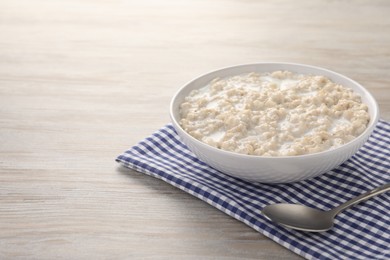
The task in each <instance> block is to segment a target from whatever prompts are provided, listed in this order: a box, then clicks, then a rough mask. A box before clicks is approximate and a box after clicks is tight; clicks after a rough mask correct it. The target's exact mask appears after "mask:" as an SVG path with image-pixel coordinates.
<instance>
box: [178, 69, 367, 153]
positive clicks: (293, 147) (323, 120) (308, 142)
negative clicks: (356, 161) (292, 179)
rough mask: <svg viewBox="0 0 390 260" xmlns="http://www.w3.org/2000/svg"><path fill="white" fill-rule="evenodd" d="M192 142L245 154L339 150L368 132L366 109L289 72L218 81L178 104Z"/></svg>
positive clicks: (330, 86) (339, 91) (322, 82)
mask: <svg viewBox="0 0 390 260" xmlns="http://www.w3.org/2000/svg"><path fill="white" fill-rule="evenodd" d="M180 116H181V120H180V124H181V126H182V127H183V129H184V130H185V131H186V132H188V133H189V134H190V135H192V136H193V137H195V138H196V139H198V140H200V141H202V142H204V143H207V144H209V145H211V146H214V147H217V148H219V149H222V150H226V151H231V152H237V153H241V154H248V155H260V156H292V155H303V154H310V153H317V152H321V151H325V150H329V149H333V148H336V147H338V146H341V145H343V144H345V143H347V142H349V141H351V140H352V139H354V138H355V137H357V136H359V135H360V134H361V133H363V131H364V130H365V129H366V127H367V124H368V122H369V114H368V108H367V106H366V105H365V104H363V103H362V101H361V98H360V96H359V95H358V94H357V93H354V92H353V90H351V89H349V88H345V87H343V86H341V85H339V84H336V83H334V82H332V81H331V80H330V79H328V78H326V77H324V76H313V75H302V74H294V73H292V72H288V71H275V72H272V73H264V74H260V73H248V74H241V75H237V76H232V77H228V78H222V79H220V78H217V79H214V80H213V81H211V82H210V83H209V84H208V85H207V86H205V87H203V88H201V89H198V90H193V91H192V92H191V93H190V94H189V95H188V96H187V97H186V98H185V101H184V102H183V103H182V104H181V105H180Z"/></svg>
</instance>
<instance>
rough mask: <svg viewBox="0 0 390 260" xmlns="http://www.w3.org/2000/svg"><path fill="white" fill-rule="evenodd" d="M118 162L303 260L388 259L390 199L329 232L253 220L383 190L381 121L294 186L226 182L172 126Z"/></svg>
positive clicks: (385, 147) (387, 143) (361, 207)
mask: <svg viewBox="0 0 390 260" xmlns="http://www.w3.org/2000/svg"><path fill="white" fill-rule="evenodd" d="M117 161H118V162H120V163H122V164H123V165H124V166H125V167H128V168H131V169H134V170H136V171H139V172H142V173H145V174H148V175H151V176H154V177H156V178H159V179H161V180H163V181H165V182H167V183H169V184H171V185H173V186H175V187H178V188H179V189H182V190H183V191H185V192H188V193H190V194H192V195H193V196H195V197H197V198H199V199H201V200H203V201H205V202H207V203H209V204H210V205H212V206H214V207H216V208H217V209H219V210H221V211H223V212H225V213H226V214H228V215H230V216H232V217H234V218H236V219H237V220H239V221H242V222H244V223H245V224H247V225H248V226H250V227H252V228H253V229H255V230H256V231H258V232H260V233H262V234H264V235H265V236H267V237H269V238H270V239H272V240H274V241H276V242H277V243H279V244H281V245H283V246H285V247H286V248H288V249H290V250H292V251H293V252H295V253H297V254H299V255H301V256H303V257H305V258H307V259H390V194H389V193H383V194H381V195H379V196H376V197H374V198H372V199H369V200H367V201H365V202H362V203H360V204H357V205H355V206H354V207H352V208H350V209H347V210H345V211H343V212H342V213H340V214H339V215H338V216H336V218H335V226H334V228H333V229H331V230H330V231H327V232H321V233H308V232H302V231H295V230H291V229H288V228H284V227H281V226H278V225H276V224H274V223H272V222H271V221H269V220H267V219H266V218H264V217H263V215H262V214H261V213H260V211H261V209H262V208H263V207H264V206H266V205H268V204H273V203H298V204H303V205H307V206H310V207H314V208H319V209H322V210H329V209H331V208H333V207H335V206H337V205H339V204H341V203H344V202H345V201H347V200H349V199H351V198H353V197H355V196H357V195H359V194H361V193H364V192H366V191H368V190H370V189H374V188H376V187H378V186H380V185H382V184H385V183H389V182H390V123H389V122H386V121H384V120H380V121H379V122H378V124H377V126H376V128H375V131H374V132H373V134H372V135H371V137H370V138H369V140H368V141H367V142H366V144H365V145H364V146H363V147H362V148H361V149H360V150H359V151H358V152H357V153H356V154H355V155H354V156H353V157H352V158H351V159H349V160H348V161H346V162H345V163H344V164H342V165H341V166H339V167H337V168H335V169H333V170H332V171H330V172H328V173H326V174H324V175H321V176H319V177H316V178H313V179H309V180H306V181H301V182H297V183H289V184H277V185H276V184H262V183H252V182H248V181H244V180H240V179H237V178H234V177H231V176H228V175H225V174H223V173H221V172H219V171H217V170H215V169H213V168H211V167H210V166H208V165H206V164H205V163H203V162H202V161H200V160H199V159H197V158H196V157H195V156H194V154H193V153H192V152H190V151H189V150H188V148H187V147H186V146H185V145H184V144H183V143H182V142H181V141H180V138H179V137H178V135H177V134H176V132H175V130H174V129H173V127H172V125H167V126H165V127H163V128H161V129H160V130H158V131H157V132H156V133H154V134H153V135H152V136H150V137H148V138H146V139H145V140H143V141H141V142H140V143H139V144H137V145H136V146H134V147H132V148H131V149H129V150H127V151H125V152H124V153H123V154H121V155H119V156H118V158H117Z"/></svg>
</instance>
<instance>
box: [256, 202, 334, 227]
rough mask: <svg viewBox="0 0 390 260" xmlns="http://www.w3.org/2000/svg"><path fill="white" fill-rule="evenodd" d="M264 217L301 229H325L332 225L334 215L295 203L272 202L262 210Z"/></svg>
mask: <svg viewBox="0 0 390 260" xmlns="http://www.w3.org/2000/svg"><path fill="white" fill-rule="evenodd" d="M262 213H263V214H264V215H265V217H266V218H268V219H270V220H272V221H274V222H276V223H278V224H282V225H283V226H286V227H288V228H294V229H297V230H302V231H309V232H314V231H317V232H318V231H326V230H328V229H331V228H332V227H333V218H334V216H333V215H332V214H331V213H330V212H329V211H322V210H318V209H313V208H309V207H306V206H303V205H296V204H283V203H281V204H273V205H269V206H267V207H265V208H264V209H263V211H262Z"/></svg>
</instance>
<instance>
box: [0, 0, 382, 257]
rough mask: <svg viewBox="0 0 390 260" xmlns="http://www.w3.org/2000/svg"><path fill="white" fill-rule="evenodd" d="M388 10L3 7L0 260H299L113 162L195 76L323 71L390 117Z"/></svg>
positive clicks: (230, 2)
mask: <svg viewBox="0 0 390 260" xmlns="http://www.w3.org/2000/svg"><path fill="white" fill-rule="evenodd" d="M389 13H390V3H389V2H388V1H341V0H340V1H336V0H334V1H331V0H329V1H287V0H285V1H283V0H280V1H254V0H253V1H250V0H248V1H238V0H217V1H205V0H203V1H194V0H192V1H191V0H185V1H179V0H173V1H157V0H155V1H152V0H148V1H131V0H122V1H119V0H118V1H105V0H94V1H93V0H69V1H60V0H50V1H49V0H20V1H11V0H0V230H1V232H0V259H54V258H56V259H140V258H143V259H145V258H146V259H149V258H150V259H245V258H247V259H271V258H272V259H286V258H288V259H299V258H300V257H298V256H297V255H295V254H294V253H292V252H290V251H288V250H287V249H285V248H283V247H281V246H279V245H278V244H276V243H274V242H273V241H271V240H269V239H267V238H265V237H264V236H262V235H261V234H259V233H257V232H255V231H254V230H252V229H250V228H249V227H247V226H245V225H244V224H242V223H240V222H238V221H236V220H234V219H232V218H230V217H228V216H227V215H225V214H223V213H221V212H219V211H218V210H216V209H214V208H212V207H210V206H209V205H207V204H205V203H204V202H201V201H199V200H198V199H196V198H194V197H192V196H190V195H188V194H185V193H184V192H182V191H180V190H178V189H176V188H173V187H171V186H170V185H168V184H165V183H163V182H161V181H159V180H157V179H154V178H151V177H148V176H145V175H142V174H139V173H136V172H133V171H130V170H126V169H123V168H121V167H119V166H118V165H117V164H116V163H115V162H114V159H115V157H116V156H117V155H118V154H119V153H120V152H122V151H123V150H125V149H127V148H128V147H130V146H131V145H134V144H135V143H137V142H138V141H139V140H140V139H142V138H144V137H145V136H147V135H149V134H150V133H152V132H153V131H155V130H156V129H158V128H160V127H161V126H163V125H165V124H166V123H168V122H169V116H168V104H169V101H170V98H171V97H172V95H173V94H174V92H175V91H176V90H177V89H178V88H179V87H180V86H181V85H182V84H184V83H185V82H187V81H188V80H190V79H192V78H193V77H195V76H198V75H199V74H202V73H205V72H207V71H209V70H213V69H217V68H219V67H224V66H229V65H234V64H241V63H247V62H260V61H290V62H298V63H307V64H312V65H317V66H322V67H326V68H329V69H332V70H335V71H338V72H340V73H343V74H345V75H347V76H349V77H351V78H353V79H355V80H356V81H358V82H360V83H361V84H363V85H364V86H366V87H367V88H368V89H369V90H370V91H371V92H372V93H373V95H374V96H375V97H376V99H377V101H378V103H379V106H380V110H381V117H382V118H384V119H386V120H390V94H389V93H390V91H389V89H390V87H389V86H390V78H389V77H388V72H389V71H390V49H389V46H390V33H389V30H390V16H389V15H388V14H389Z"/></svg>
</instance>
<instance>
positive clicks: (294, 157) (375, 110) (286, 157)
mask: <svg viewBox="0 0 390 260" xmlns="http://www.w3.org/2000/svg"><path fill="white" fill-rule="evenodd" d="M259 65H260V66H267V65H268V66H269V65H287V66H295V67H301V68H302V67H304V68H309V69H315V70H320V71H324V72H327V73H330V74H333V75H335V76H336V77H339V78H342V79H344V80H347V81H350V82H351V83H353V84H354V85H356V86H357V87H358V88H360V89H361V90H362V91H363V92H364V93H365V95H366V96H367V97H368V99H369V100H370V101H371V102H372V104H371V105H372V107H373V111H372V115H373V116H372V118H371V117H370V121H369V122H368V125H367V128H366V129H365V130H364V132H363V133H361V134H360V135H359V136H357V137H355V138H354V139H352V140H351V141H349V142H348V143H346V144H343V145H341V146H339V147H336V148H333V149H328V150H325V151H321V152H316V153H309V154H302V155H284V156H263V155H248V154H240V153H237V152H231V151H226V150H222V149H219V148H216V147H214V146H211V145H209V144H206V143H204V142H202V141H200V140H198V139H196V138H195V137H193V136H192V135H190V134H189V133H187V131H185V130H184V129H183V128H182V127H181V125H180V123H179V122H178V121H177V120H176V118H175V116H174V114H175V113H174V103H175V101H176V99H177V98H178V96H179V95H180V93H181V92H182V91H183V90H184V89H186V87H187V86H189V85H190V84H192V83H193V82H195V81H197V80H199V79H201V78H203V77H206V76H208V75H210V74H213V73H218V72H222V71H224V70H229V69H234V68H239V67H245V66H259ZM298 73H299V72H298ZM231 76H234V75H231ZM169 114H170V118H171V121H172V123H173V126H174V128H175V130H176V131H178V130H180V132H181V134H183V135H185V136H186V138H189V139H190V140H191V141H193V142H195V143H196V144H197V145H198V146H199V145H200V146H201V147H204V148H206V149H211V150H212V151H215V152H217V153H220V154H221V155H226V156H234V157H238V158H243V159H246V160H298V159H310V158H316V157H322V156H325V155H326V154H331V153H334V152H337V151H339V150H342V149H348V148H349V147H351V146H352V147H353V146H354V145H355V143H357V142H360V141H361V139H362V138H363V139H368V137H369V136H370V135H371V134H372V131H373V130H374V128H375V126H376V125H377V122H378V121H379V107H378V103H377V101H376V100H375V98H374V96H373V95H372V94H371V93H370V92H369V91H368V90H367V89H366V88H365V87H363V86H362V85H361V84H360V83H358V82H357V81H355V80H353V79H351V78H349V77H347V76H345V75H343V74H340V73H338V72H335V71H332V70H329V69H326V68H322V67H318V66H313V65H307V64H302V63H293V62H256V63H243V64H238V65H232V66H225V67H222V68H219V69H215V70H211V71H208V72H206V73H203V74H201V75H199V76H197V77H195V78H193V79H191V80H190V81H188V82H186V83H185V84H184V85H182V86H181V87H180V88H179V89H178V90H177V91H176V92H175V94H174V95H173V97H172V99H171V102H170V104H169ZM366 141H367V140H365V142H366Z"/></svg>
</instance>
